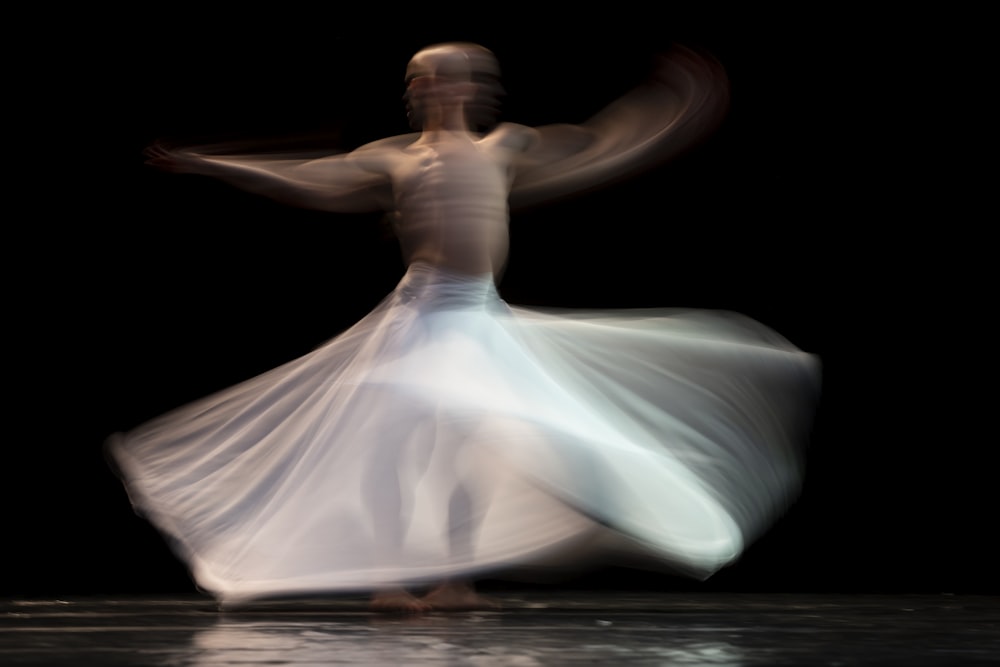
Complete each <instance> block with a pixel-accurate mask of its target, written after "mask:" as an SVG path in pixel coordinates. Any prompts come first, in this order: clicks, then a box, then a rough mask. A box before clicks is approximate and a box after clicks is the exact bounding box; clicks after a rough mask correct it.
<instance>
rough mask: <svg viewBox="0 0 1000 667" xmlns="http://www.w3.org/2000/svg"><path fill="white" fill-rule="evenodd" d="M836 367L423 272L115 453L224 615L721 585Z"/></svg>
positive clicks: (718, 321) (692, 328)
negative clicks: (659, 570) (249, 604)
mask: <svg viewBox="0 0 1000 667" xmlns="http://www.w3.org/2000/svg"><path fill="white" fill-rule="evenodd" d="M818 391H819V363H818V360H817V359H816V357H814V356H812V355H810V354H807V353H804V352H802V351H800V350H798V349H796V348H795V347H794V346H793V345H792V344H790V343H789V342H788V341H786V340H785V339H784V338H782V337H781V336H779V335H778V334H776V333H775V332H773V331H771V330H770V329H768V328H767V327H765V326H763V325H761V324H760V323H757V322H755V321H752V320H750V319H748V318H745V317H742V316H740V315H736V314H733V313H724V312H713V311H673V310H619V311H605V312H596V311H542V310H539V309H526V308H518V307H511V306H508V305H507V304H506V303H505V302H504V301H503V300H501V299H500V298H499V296H498V294H497V291H496V289H495V285H494V282H493V279H492V276H489V275H484V276H469V275H466V274H460V273H455V272H450V271H447V270H444V269H440V268H436V267H433V266H430V265H426V264H420V263H417V264H413V265H411V266H410V267H409V269H408V271H407V273H406V274H405V276H404V277H403V279H402V280H401V282H400V283H399V285H398V287H397V288H396V289H395V290H394V291H393V292H392V293H391V294H389V295H388V296H387V297H386V298H385V299H384V300H383V302H382V303H381V304H380V305H379V306H378V307H376V308H375V309H374V310H373V311H372V312H371V313H370V314H369V315H368V316H366V317H365V318H364V319H362V320H361V321H360V322H358V323H357V324H356V325H354V326H353V327H351V328H350V329H348V330H347V331H345V332H344V333H342V334H341V335H339V336H337V337H336V338H333V339H332V340H330V341H329V342H327V343H325V344H324V345H322V346H320V347H319V348H318V349H316V350H314V351H313V352H311V353H309V354H307V355H305V356H303V357H301V358H299V359H296V360H294V361H291V362H289V363H287V364H284V365H282V366H280V367H278V368H275V369H274V370H271V371H269V372H267V373H264V374H262V375H260V376H258V377H255V378H252V379H250V380H247V381H245V382H242V383H240V384H238V385H236V386H233V387H231V388H228V389H225V390H223V391H220V392H218V393H216V394H214V395H211V396H208V397H206V398H204V399H201V400H198V401H196V402H194V403H191V404H189V405H186V406H184V407H181V408H179V409H177V410H175V411H173V412H171V413H168V414H166V415H163V416H161V417H159V418H157V419H154V420H152V421H150V422H148V423H146V424H144V425H142V426H140V427H138V428H136V429H134V430H132V431H130V432H128V433H121V434H116V435H115V436H113V437H112V438H111V439H110V440H109V452H110V453H111V455H112V457H113V460H114V462H115V463H116V465H117V466H118V468H119V473H120V475H121V476H122V479H123V481H124V483H125V485H126V488H127V490H128V492H129V496H130V499H131V501H132V502H133V505H134V507H135V509H136V511H137V512H138V513H139V514H141V515H142V516H144V517H146V518H147V519H148V520H149V521H150V522H152V524H153V525H155V526H156V527H157V528H158V529H159V530H160V531H162V532H163V533H164V534H165V535H166V536H168V537H169V539H170V541H171V543H172V544H173V545H174V546H175V548H176V552H177V554H178V556H179V557H180V558H181V559H183V561H184V562H185V563H186V564H187V565H188V566H189V568H190V571H191V573H192V576H193V578H194V580H195V582H196V583H197V585H198V586H199V587H201V588H202V589H203V590H205V591H207V592H209V593H211V594H212V595H214V596H216V597H217V598H218V599H220V600H223V601H240V600H248V599H253V598H260V597H269V596H286V595H300V594H314V593H335V592H360V591H369V590H373V589H376V588H378V587H381V586H388V585H408V586H412V585H420V584H422V583H430V582H433V581H435V580H440V579H443V578H446V577H458V576H463V577H476V576H480V575H483V574H485V573H490V574H491V575H494V574H495V575H497V576H503V573H504V572H507V571H509V572H515V571H519V572H526V571H530V570H531V569H532V568H537V569H538V571H539V572H543V571H545V569H546V568H552V567H558V566H560V565H561V564H571V563H573V562H578V561H580V560H581V559H584V558H587V557H589V556H592V555H594V554H595V553H598V552H602V553H604V554H605V555H607V554H611V553H615V551H614V550H616V551H617V553H619V554H621V555H623V556H624V555H626V554H633V555H640V556H641V557H642V558H646V559H649V560H650V561H651V562H654V563H655V564H657V565H660V566H663V567H664V568H667V569H670V570H672V571H675V572H680V573H684V574H687V575H690V576H695V577H700V578H704V577H707V576H709V575H711V574H712V573H714V572H715V571H717V570H718V569H720V568H722V567H724V566H725V565H727V564H729V563H731V562H732V561H733V560H734V559H736V558H737V557H738V556H739V555H740V553H741V552H742V551H743V550H744V549H745V547H746V546H747V545H748V544H749V543H750V542H751V541H753V540H754V539H755V538H756V537H758V536H759V535H760V534H761V533H762V532H763V531H765V530H767V528H768V527H769V526H770V524H771V523H773V521H774V520H775V519H776V518H777V516H778V515H779V514H780V513H781V512H782V511H784V510H785V509H786V508H787V506H788V505H789V504H790V503H791V502H792V501H793V500H794V498H795V497H796V494H797V493H798V490H799V486H800V482H801V473H802V451H803V445H804V443H805V438H806V436H807V434H808V430H809V428H810V425H811V419H812V410H813V407H814V403H815V401H816V399H817V397H818Z"/></svg>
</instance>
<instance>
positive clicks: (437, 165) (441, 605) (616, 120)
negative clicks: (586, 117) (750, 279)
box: [148, 44, 728, 614]
mask: <svg viewBox="0 0 1000 667" xmlns="http://www.w3.org/2000/svg"><path fill="white" fill-rule="evenodd" d="M493 68H495V62H494V61H493V59H492V54H490V53H489V52H488V51H486V50H485V49H482V47H478V46H476V45H470V44H443V45H436V46H433V47H429V48H427V49H424V50H422V51H420V52H419V53H417V54H416V55H415V56H414V57H413V58H412V59H411V61H410V63H409V66H408V67H407V77H406V81H407V94H406V96H407V100H408V111H409V114H410V118H411V124H415V125H417V126H418V128H419V132H417V133H413V134H408V135H402V136H398V137H390V138H388V139H384V140H380V141H376V142H373V143H371V144H367V145H365V146H362V147H360V148H358V149H356V150H354V151H351V152H349V153H343V154H337V155H331V156H327V157H321V158H318V159H294V158H287V157H286V158H280V159H276V158H274V157H267V156H254V155H234V154H226V153H224V152H221V151H217V150H216V151H212V150H209V151H197V150H190V149H182V150H170V149H166V148H163V147H159V146H154V147H153V148H151V149H150V150H149V151H148V155H149V158H150V160H149V162H150V164H152V165H154V166H158V167H161V168H164V169H167V170H170V171H175V172H184V173H195V174H202V175H206V176H213V177H216V178H219V179H222V180H224V181H227V182H229V183H230V184H232V185H235V186H237V187H240V188H242V189H245V190H247V191H251V192H255V193H257V194H261V195H264V196H268V197H271V198H272V199H275V200H278V201H281V202H285V203H288V204H291V205H294V206H300V207H306V208H313V209H319V210H325V211H331V212H341V213H354V212H361V211H375V210H382V211H386V212H388V213H389V215H390V216H391V219H392V220H393V223H394V228H395V232H396V235H397V238H398V239H399V243H400V249H401V251H402V255H403V260H404V262H405V263H406V264H407V265H409V264H411V263H414V262H422V263H426V264H430V265H432V266H436V267H441V268H445V269H448V270H451V271H457V272H463V273H467V274H472V275H483V274H487V273H490V274H492V275H493V276H494V277H495V279H497V280H498V279H499V276H500V275H501V274H502V271H503V268H504V265H505V263H506V260H507V252H508V223H509V209H510V207H512V206H528V205H532V204H535V203H538V202H543V201H550V200H552V199H555V198H559V197H563V196H566V195H568V194H572V193H577V192H580V191H583V190H586V189H588V188H591V187H596V186H598V185H600V184H603V183H607V182H610V181H613V180H616V179H619V178H621V177H622V176H623V175H624V174H627V173H634V172H636V171H637V170H639V169H642V168H644V167H648V166H652V165H655V164H657V163H660V162H663V161H665V160H667V159H669V158H671V157H673V156H674V155H677V154H679V153H681V152H683V151H684V150H686V149H687V148H688V147H690V146H691V145H692V144H694V143H696V142H697V141H698V140H699V139H700V138H702V137H703V136H704V135H706V134H708V133H709V131H711V130H712V129H714V126H715V124H716V123H717V122H718V120H719V119H720V118H721V116H722V115H723V112H724V111H725V108H726V106H727V103H728V88H727V86H726V82H725V76H724V74H723V73H722V72H721V69H720V68H718V66H717V65H715V64H714V62H712V61H711V60H708V59H702V58H700V57H699V56H697V55H695V54H693V53H692V52H688V51H685V50H680V51H678V52H677V53H676V54H674V55H673V57H672V58H665V59H664V61H663V62H662V63H660V66H659V68H658V69H657V71H656V73H655V76H654V78H653V80H652V81H651V82H650V83H649V84H648V85H646V86H643V87H640V88H638V89H636V91H635V92H633V93H631V94H628V95H626V96H624V97H622V98H621V99H619V100H617V101H615V102H614V103H612V104H611V105H609V106H608V107H607V108H606V109H605V110H604V111H602V112H601V113H599V114H597V115H596V116H595V117H594V118H593V119H591V120H590V121H588V122H587V123H584V124H581V125H552V126H546V127H543V128H530V127H527V126H524V125H518V124H513V123H502V124H500V125H498V126H497V127H496V128H495V129H494V130H492V131H490V132H489V133H487V134H481V133H479V132H478V131H476V130H475V129H474V128H473V126H472V125H471V124H470V117H471V116H472V115H474V113H473V112H478V111H480V110H481V108H480V107H481V106H482V104H483V99H484V95H483V88H482V87H481V84H477V83H475V80H474V77H473V76H472V75H473V73H474V72H479V73H480V74H482V73H484V72H485V73H488V74H492V73H494V72H492V69H493ZM487 70H488V71H487ZM498 71H499V70H498V69H497V70H496V73H498ZM488 97H489V96H488V95H486V96H485V98H488ZM477 105H478V106H477ZM487 106H488V105H487ZM371 608H372V609H373V610H374V611H377V612H385V613H409V614H419V613H425V612H428V611H435V610H439V611H468V610H481V609H496V608H498V605H497V603H496V602H494V601H492V600H489V599H488V598H485V597H483V596H481V595H479V594H478V593H477V592H476V590H475V587H474V586H473V584H472V583H471V582H468V581H461V580H454V581H445V582H442V583H441V584H440V585H438V586H437V587H436V588H434V589H432V590H431V591H430V592H429V593H427V594H426V595H425V596H424V597H422V598H418V597H416V596H414V595H413V594H411V593H410V592H408V591H406V590H404V589H402V588H392V589H386V590H382V591H378V592H376V593H375V594H374V595H373V596H372V599H371Z"/></svg>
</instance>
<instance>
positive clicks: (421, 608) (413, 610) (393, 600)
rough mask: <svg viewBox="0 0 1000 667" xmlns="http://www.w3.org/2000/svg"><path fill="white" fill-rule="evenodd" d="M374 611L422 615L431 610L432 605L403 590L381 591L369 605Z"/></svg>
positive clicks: (373, 597)
mask: <svg viewBox="0 0 1000 667" xmlns="http://www.w3.org/2000/svg"><path fill="white" fill-rule="evenodd" d="M368 606H369V608H370V609H371V610H372V611H377V612H381V613H383V614H420V613H423V612H427V611H430V610H431V605H430V604H428V603H427V602H424V601H423V600H421V599H419V598H416V597H414V596H413V595H411V594H410V593H407V592H406V591H404V590H403V589H397V590H389V591H379V592H378V593H375V594H374V595H372V600H371V602H370V603H369V605H368Z"/></svg>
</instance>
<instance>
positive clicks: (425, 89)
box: [403, 44, 503, 129]
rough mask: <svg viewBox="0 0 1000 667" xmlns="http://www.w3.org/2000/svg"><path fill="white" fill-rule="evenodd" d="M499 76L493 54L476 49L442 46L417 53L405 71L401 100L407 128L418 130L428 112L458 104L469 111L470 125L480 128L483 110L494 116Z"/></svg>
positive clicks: (499, 93) (454, 45)
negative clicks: (403, 90)
mask: <svg viewBox="0 0 1000 667" xmlns="http://www.w3.org/2000/svg"><path fill="white" fill-rule="evenodd" d="M498 76H499V68H498V67H497V65H496V60H495V58H494V57H493V54H492V53H490V52H489V51H487V50H486V49H483V48H482V47H479V46H475V45H459V44H443V45H438V46H432V47H429V48H427V49H424V50H422V51H420V52H419V53H417V54H416V55H415V56H413V58H412V59H411V60H410V63H409V65H408V66H407V68H406V93H405V94H404V95H403V100H404V102H405V104H406V115H407V118H408V119H409V121H410V126H411V127H413V128H414V129H420V128H421V127H423V125H424V123H425V122H426V118H427V113H428V111H429V110H431V109H432V108H434V107H443V106H445V105H449V104H458V103H462V104H465V105H467V107H468V108H469V112H470V113H469V114H467V115H468V116H470V117H469V122H470V123H471V124H472V125H478V124H480V123H481V122H482V120H481V119H480V118H479V116H482V115H483V114H482V110H483V109H487V110H489V111H490V114H491V115H495V111H496V110H498V108H499V99H498V98H499V96H500V95H501V94H502V92H503V91H502V89H501V88H500V84H499V80H498ZM477 110H478V111H477Z"/></svg>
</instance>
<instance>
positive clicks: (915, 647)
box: [0, 590, 1000, 667]
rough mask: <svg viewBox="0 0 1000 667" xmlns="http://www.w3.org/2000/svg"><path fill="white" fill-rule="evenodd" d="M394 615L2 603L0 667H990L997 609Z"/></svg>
mask: <svg viewBox="0 0 1000 667" xmlns="http://www.w3.org/2000/svg"><path fill="white" fill-rule="evenodd" d="M498 599H499V601H500V602H501V603H502V605H503V607H502V609H500V610H497V611H489V612H461V613H449V614H446V613H430V614H425V615H420V616H411V617H405V616H393V615H385V614H373V613H371V612H369V611H368V609H367V606H366V603H367V600H365V599H363V598H359V597H343V598H323V599H307V600H297V601H269V602H261V603H257V604H254V605H249V606H245V607H242V608H239V609H230V610H222V609H220V608H219V607H218V606H217V605H216V604H215V603H214V602H213V601H211V600H209V599H207V598H204V597H198V596H190V597H170V598H163V597H138V596H123V597H73V598H67V599H30V598H20V599H18V598H15V599H7V600H4V601H3V602H2V603H0V610H2V612H3V615H2V622H0V664H2V665H39V666H41V665H45V666H57V665H104V666H107V667H116V666H119V665H145V666H155V665H193V666H204V665H237V664H238V665H258V664H259V665H336V664H344V665H393V666H394V667H408V666H411V665H518V666H526V665H527V666H531V665H575V664H594V665H657V666H663V665H731V666H734V667H735V666H751V665H754V666H755V665H769V666H781V665H796V666H808V665H873V666H874V665H878V666H880V667H881V666H885V665H900V666H902V665H906V666H907V667H919V666H921V665H940V666H941V667H954V666H956V665H997V664H1000V598H997V597H991V596H975V595H913V596H906V595H893V596H885V595H839V596H837V595H781V594H774V595H759V594H753V595H749V594H739V595H734V594H719V593H705V594H688V593H683V594H668V593H662V592H657V593H637V592H613V591H610V592H609V591H589V592H588V591H544V590H542V591H539V590H530V591H526V592H524V593H515V592H509V591H508V592H504V593H503V594H502V595H500V596H498Z"/></svg>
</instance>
